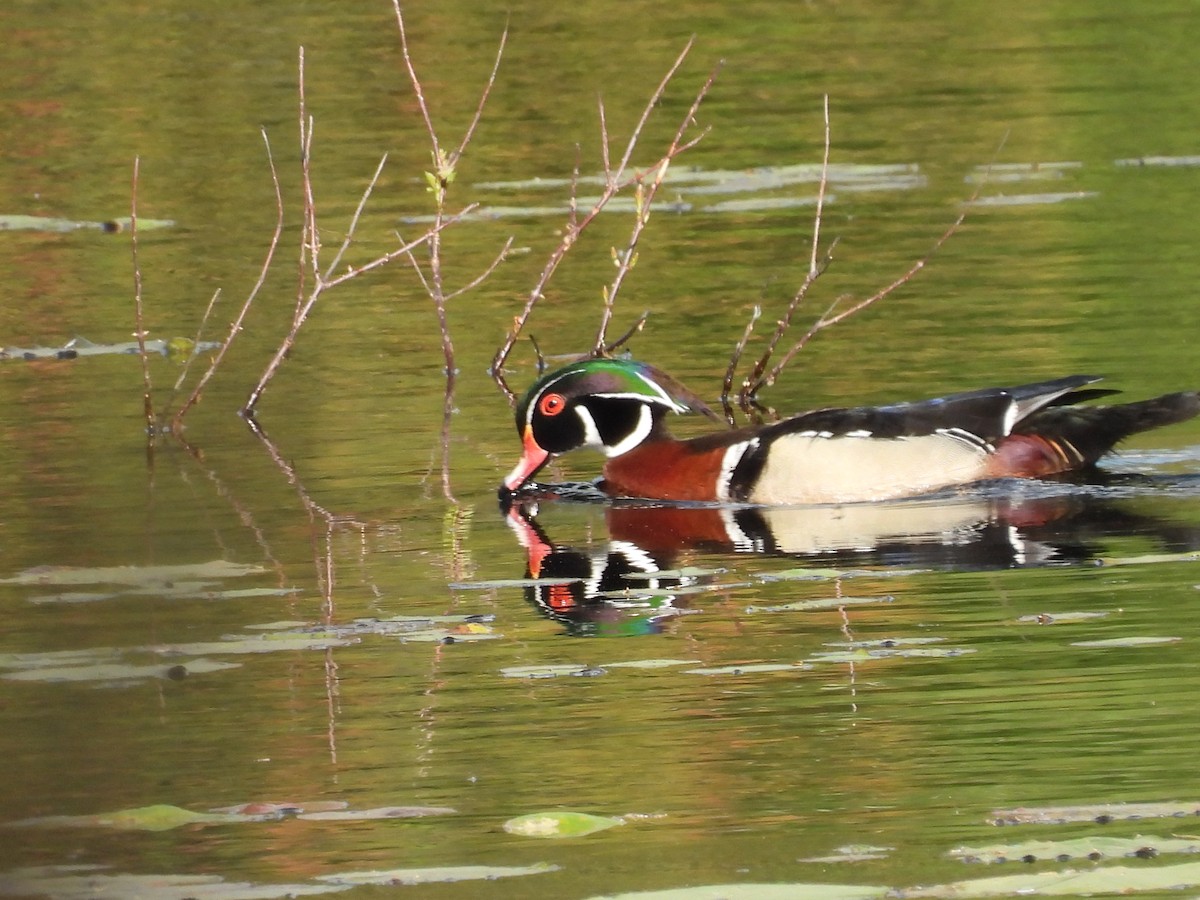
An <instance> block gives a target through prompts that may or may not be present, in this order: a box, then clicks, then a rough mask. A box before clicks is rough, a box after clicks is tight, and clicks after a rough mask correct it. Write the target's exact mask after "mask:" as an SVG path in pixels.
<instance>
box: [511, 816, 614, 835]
mask: <svg viewBox="0 0 1200 900" xmlns="http://www.w3.org/2000/svg"><path fill="white" fill-rule="evenodd" d="M624 824H625V822H624V820H622V819H614V818H610V817H608V816H593V815H591V814H590V813H582V812H570V811H561V812H546V813H529V814H528V815H524V816H517V818H515V819H509V820H508V821H507V822H505V823H504V830H505V831H507V832H508V833H509V834H519V835H521V836H522V837H537V838H568V837H583V836H584V835H588V834H594V833H595V832H597V831H604V830H605V829H606V828H612V827H613V826H614V825H624Z"/></svg>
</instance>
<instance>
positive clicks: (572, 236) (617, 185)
mask: <svg viewBox="0 0 1200 900" xmlns="http://www.w3.org/2000/svg"><path fill="white" fill-rule="evenodd" d="M694 42H695V38H692V39H691V40H689V41H688V43H687V45H686V46H685V47H684V48H683V51H682V52H681V53H680V54H679V55H678V56H677V57H676V59H675V61H674V62H673V63H672V65H671V67H670V69H669V70H668V71H667V74H666V75H665V76H664V77H663V79H662V81H660V82H659V84H658V87H657V88H656V89H655V91H654V93H653V95H652V96H651V97H650V100H649V101H648V102H647V103H646V106H645V108H644V109H643V110H642V114H641V116H640V118H639V119H638V122H637V124H636V125H635V127H634V130H633V133H632V134H631V135H630V138H629V142H628V143H627V145H626V148H625V153H624V154H623V155H622V157H621V160H620V162H619V163H618V164H617V167H616V168H615V169H614V168H613V167H612V165H611V159H610V157H609V151H608V143H609V141H608V126H607V121H606V119H605V116H604V106H603V103H601V105H600V118H601V137H602V142H601V153H602V156H603V159H604V170H605V179H604V181H605V184H604V189H603V190H602V191H601V193H600V196H599V198H598V199H597V200H596V201H595V202H594V203H593V205H592V208H591V209H590V210H589V211H588V212H587V213H586V214H585V215H584V216H583V217H582V218H578V216H577V211H576V209H575V203H574V197H575V185H576V181H577V175H576V176H573V177H572V180H571V184H572V207H571V213H570V219H569V221H568V224H567V227H566V228H565V229H564V230H563V236H562V240H561V241H559V243H558V246H557V247H555V249H554V250H553V252H552V253H551V254H550V257H549V258H548V259H547V261H546V265H545V266H544V267H543V269H542V272H541V275H540V276H539V277H538V280H537V282H536V283H535V284H534V286H533V288H532V290H530V292H529V295H528V296H527V297H526V298H525V303H524V305H523V306H522V308H521V311H520V312H519V313H518V314H517V315H516V316H514V317H513V325H512V328H511V329H510V330H509V332H508V334H507V335H505V338H504V342H503V343H502V344H501V345H500V347H499V349H498V350H497V351H496V354H495V356H493V357H492V364H491V373H492V378H493V379H494V380H495V381H496V384H497V385H498V386H499V387H500V389H501V391H503V392H504V394H505V395H506V396H507V397H508V399H509V402H510V403H515V402H516V394H515V393H514V392H513V391H512V390H511V389H510V388H509V387H508V384H507V383H506V382H505V381H504V363H505V362H506V361H507V360H508V357H509V354H511V353H512V349H513V347H514V346H516V343H517V340H518V339H519V338H520V336H521V334H522V332H523V331H524V329H525V325H526V323H527V322H528V321H529V317H530V316H531V315H532V314H533V310H534V307H536V306H537V304H538V302H539V301H540V300H541V299H542V298H543V297H544V296H545V290H546V285H547V284H549V282H550V279H551V278H552V277H553V275H554V273H555V271H556V270H557V269H558V266H559V264H560V263H561V262H562V261H563V258H564V257H565V256H566V254H567V253H568V252H569V251H570V250H571V248H572V247H573V246H574V245H575V242H576V241H577V240H578V239H579V236H580V234H582V233H583V231H584V229H586V228H587V227H588V225H590V224H591V223H592V222H593V221H594V220H595V218H596V217H597V216H598V215H599V214H600V213H601V212H602V211H603V210H604V208H605V207H606V206H607V205H608V203H609V201H610V200H612V198H613V197H614V196H615V195H616V194H617V193H618V192H619V191H621V190H623V189H624V188H625V187H628V186H629V184H632V183H634V182H636V181H638V180H639V179H640V178H641V177H642V176H641V175H634V176H632V177H630V178H629V179H628V180H624V181H623V180H622V179H623V177H624V174H625V170H626V169H627V167H628V164H629V159H630V158H631V157H632V155H633V152H634V149H635V147H636V146H637V143H638V141H639V140H640V138H641V135H642V131H643V129H644V128H645V126H646V123H647V121H648V120H649V117H650V115H651V113H652V112H653V111H654V109H655V107H656V106H657V105H658V103H659V102H660V101H661V99H662V97H663V94H664V93H665V91H666V88H667V84H668V83H669V82H670V80H671V78H673V77H674V75H675V73H676V72H678V71H679V68H680V66H681V65H683V61H684V60H685V59H686V58H687V55H688V52H689V51H690V50H691V48H692V45H693V43H694ZM713 77H715V73H714V75H713V76H710V78H709V80H708V82H706V84H705V87H704V89H703V90H702V92H701V97H702V96H703V94H704V93H706V92H707V91H708V87H709V86H710V85H711V82H712V79H713ZM696 106H697V104H693V106H692V107H691V108H689V110H688V114H687V116H686V117H685V118H684V121H683V124H682V125H681V126H680V132H679V133H682V131H683V130H684V129H685V128H686V126H687V125H688V124H689V123H690V122H691V120H692V118H693V116H694V115H695V109H696ZM701 137H703V135H701ZM699 139H700V138H696V139H695V140H692V141H688V142H687V143H682V144H681V143H678V138H677V141H676V144H675V145H673V148H672V150H671V151H670V152H669V153H668V154H666V155H665V156H664V157H663V158H662V159H660V160H659V161H658V162H657V163H656V164H655V167H654V168H660V169H661V168H663V167H665V166H666V165H667V164H669V163H670V162H671V161H672V160H673V159H674V158H675V157H676V156H678V155H679V154H680V153H683V152H684V151H686V150H689V149H691V148H692V147H693V146H695V143H696V141H698V140H699ZM575 171H576V173H577V172H578V162H577V163H576V167H575ZM643 227H644V224H643ZM621 277H622V278H623V277H624V276H621Z"/></svg>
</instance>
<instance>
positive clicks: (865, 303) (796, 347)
mask: <svg viewBox="0 0 1200 900" xmlns="http://www.w3.org/2000/svg"><path fill="white" fill-rule="evenodd" d="M966 217H967V214H966V212H962V213H960V214H959V216H958V218H956V219H955V220H954V222H953V223H952V224H951V225H950V227H949V228H947V229H946V230H945V231H944V232H943V233H942V236H941V237H940V238H938V239H937V240H936V241H934V244H933V246H932V247H930V248H929V252H928V253H926V254H925V256H923V257H922V258H921V259H918V260H917V261H916V262H915V263H913V264H912V266H911V267H910V268H909V270H908V271H907V272H905V273H904V274H903V275H901V276H900V277H899V278H897V279H896V280H895V281H893V282H892V283H891V284H889V285H888V286H887V287H885V288H882V289H881V290H879V291H876V292H875V293H874V294H872V295H871V296H870V297H867V298H866V299H865V300H859V301H858V302H857V303H855V304H854V305H853V306H850V307H848V308H846V309H844V310H842V311H841V312H840V313H838V314H837V315H830V313H832V312H833V307H832V306H831V307H830V308H829V309H828V310H827V311H826V312H825V313H824V314H823V315H822V316H821V317H820V318H819V319H817V321H816V322H814V323H813V324H812V326H811V327H809V329H808V331H806V332H805V333H804V336H803V337H802V338H800V340H798V341H796V343H795V344H793V345H792V347H791V349H790V350H788V352H787V353H785V354H784V355H783V358H782V359H781V360H780V361H779V363H778V364H777V365H776V366H775V367H774V368H773V369H771V371H770V372H769V373H768V374H767V376H766V377H765V378H763V379H762V380H761V381H760V383H759V384H758V385H757V386H756V387H755V392H757V390H758V389H759V388H762V387H770V386H771V385H773V384H774V383H775V382H776V381H777V380H778V379H779V376H780V375H781V374H783V370H784V368H786V367H787V364H788V363H789V362H791V360H792V358H793V357H795V355H796V354H797V353H799V352H800V351H801V350H803V349H804V345H805V344H807V343H808V342H809V341H810V340H812V339H813V338H814V337H815V336H816V335H817V334H818V333H819V332H821V331H824V330H825V329H826V328H832V327H833V326H834V325H837V324H838V323H839V322H844V321H845V320H846V319H848V318H850V317H851V316H853V315H855V314H856V313H860V312H862V311H863V310H864V309H866V308H867V307H869V306H874V305H875V304H876V303H878V302H879V301H880V300H882V299H884V298H885V297H887V296H888V295H889V294H891V293H892V292H893V291H895V290H896V289H897V288H900V287H903V286H904V285H906V284H908V282H909V281H911V280H912V279H913V277H914V276H915V275H916V274H917V273H918V272H920V271H921V270H922V269H923V268H925V264H926V263H928V262H929V259H930V257H932V256H933V254H935V253H937V251H938V250H939V249H941V246H942V245H943V244H945V243H946V241H948V240H949V239H950V238H951V237H952V236H953V235H954V233H955V232H957V231H958V229H959V226H961V225H962V223H963V220H964V219H966ZM753 393H754V392H752V394H753Z"/></svg>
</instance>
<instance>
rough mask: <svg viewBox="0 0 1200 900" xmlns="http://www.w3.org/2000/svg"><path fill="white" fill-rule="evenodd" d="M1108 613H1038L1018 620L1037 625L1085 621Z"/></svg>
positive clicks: (1100, 617) (1101, 617)
mask: <svg viewBox="0 0 1200 900" xmlns="http://www.w3.org/2000/svg"><path fill="white" fill-rule="evenodd" d="M1107 615H1108V613H1107V612H1056V613H1037V614H1036V615H1030V616H1021V617H1020V618H1018V619H1017V621H1018V622H1022V623H1026V622H1028V623H1033V624H1037V625H1055V624H1061V623H1063V622H1083V621H1086V620H1087V619H1103V618H1104V617H1106V616H1107Z"/></svg>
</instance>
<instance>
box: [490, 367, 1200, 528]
mask: <svg viewBox="0 0 1200 900" xmlns="http://www.w3.org/2000/svg"><path fill="white" fill-rule="evenodd" d="M1099 380H1100V379H1099V378H1098V377H1095V376H1091V375H1071V376H1067V377H1065V378H1058V379H1055V380H1052V381H1040V382H1035V383H1033V384H1025V385H1019V386H1016V387H1003V388H985V389H983V390H978V391H968V392H965V393H958V394H951V395H949V396H946V397H940V398H937V399H933V400H922V401H917V402H912V403H896V404H893V405H889V406H862V407H854V408H847V409H818V410H814V411H812V412H806V413H802V414H800V415H797V416H794V417H792V418H789V419H784V420H783V421H780V422H776V423H774V424H771V425H765V426H759V427H750V428H742V429H737V430H727V431H721V432H717V433H714V434H708V435H704V436H701V437H697V438H692V439H689V440H677V439H675V438H673V437H671V435H670V434H669V433H668V432H667V428H666V423H665V419H666V416H667V414H668V413H684V412H687V411H689V410H695V411H701V412H708V410H707V407H705V406H704V404H703V403H702V402H701V401H700V400H699V399H698V398H697V397H696V396H695V395H694V394H692V393H691V392H690V391H688V390H687V389H686V388H684V387H683V386H682V385H680V384H679V383H678V382H676V381H675V380H674V379H672V378H671V377H670V376H668V375H666V374H665V373H663V372H660V371H658V370H657V369H655V368H653V367H652V366H649V365H646V364H644V363H639V362H634V361H632V360H619V359H587V360H582V361H579V362H575V363H572V364H570V365H568V366H565V367H564V368H561V369H558V370H557V371H554V372H551V373H549V374H548V375H545V376H543V377H542V378H540V379H539V380H538V381H537V382H536V383H535V384H534V385H533V387H531V388H530V389H529V392H528V393H527V394H526V395H525V397H524V399H522V401H521V402H520V404H519V405H518V406H517V411H516V421H517V432H518V434H519V435H520V436H521V441H522V444H523V447H524V452H523V453H522V455H521V460H520V462H518V463H517V465H516V467H515V468H514V469H513V470H512V472H511V473H509V475H508V477H507V478H505V479H504V483H503V485H502V486H501V487H500V499H501V501H502V502H503V503H505V504H506V505H507V504H509V503H511V502H512V500H513V496H514V494H515V492H516V491H517V490H518V489H520V488H521V487H522V486H523V485H525V484H526V483H527V482H529V480H530V479H531V478H533V476H534V475H536V474H537V472H538V471H539V470H540V469H541V468H542V467H543V466H544V465H546V463H547V462H548V461H549V460H550V459H551V458H552V457H555V456H558V455H560V454H563V453H567V452H569V451H571V450H575V449H578V448H580V447H592V448H595V449H597V450H599V451H601V452H602V453H603V454H604V455H605V456H606V457H608V459H607V461H606V462H605V464H604V471H603V480H602V481H601V482H599V487H600V488H601V489H602V490H603V491H604V492H605V493H606V494H608V495H609V496H613V497H636V498H644V499H652V500H666V501H701V502H719V503H753V504H766V505H778V504H814V503H851V502H858V501H873V500H890V499H895V498H898V497H911V496H918V495H921V494H926V493H930V492H933V491H937V490H940V489H943V488H948V487H953V486H957V485H964V484H970V483H972V482H978V481H985V480H989V479H996V478H1038V477H1044V476H1051V475H1059V474H1063V473H1066V472H1072V471H1076V470H1079V469H1083V468H1086V467H1089V466H1091V465H1092V464H1094V463H1095V462H1096V461H1097V460H1098V459H1099V458H1100V457H1102V456H1103V455H1104V454H1106V453H1108V452H1109V451H1110V450H1112V448H1113V447H1114V446H1115V445H1116V444H1117V443H1118V442H1119V441H1121V440H1123V439H1124V438H1126V437H1128V436H1129V435H1131V434H1136V433H1137V432H1140V431H1145V430H1147V429H1150V428H1156V427H1159V426H1162V425H1170V424H1173V423H1176V422H1182V421H1185V420H1186V419H1190V418H1192V417H1193V416H1195V415H1197V414H1198V413H1200V394H1197V392H1195V391H1183V392H1179V393H1175V394H1166V395H1164V396H1162V397H1157V398H1155V399H1152V400H1142V401H1140V402H1136V403H1124V404H1118V405H1113V406H1087V407H1083V406H1072V405H1069V404H1071V403H1074V402H1077V401H1080V400H1086V399H1093V398H1095V397H1097V396H1103V395H1106V394H1111V393H1115V392H1113V391H1104V390H1096V389H1086V390H1085V389H1084V388H1085V386H1086V385H1090V384H1093V383H1095V382H1096V381H1099ZM709 414H710V415H711V413H709Z"/></svg>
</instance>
